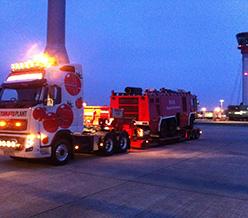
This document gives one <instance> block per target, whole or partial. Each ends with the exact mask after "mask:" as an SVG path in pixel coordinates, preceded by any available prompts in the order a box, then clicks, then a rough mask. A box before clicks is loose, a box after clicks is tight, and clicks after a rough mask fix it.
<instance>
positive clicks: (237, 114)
mask: <svg viewBox="0 0 248 218" xmlns="http://www.w3.org/2000/svg"><path fill="white" fill-rule="evenodd" d="M236 38H237V41H238V49H240V51H241V54H242V102H241V103H240V104H239V105H229V106H228V109H227V116H228V118H229V120H248V32H243V33H238V34H237V35H236Z"/></svg>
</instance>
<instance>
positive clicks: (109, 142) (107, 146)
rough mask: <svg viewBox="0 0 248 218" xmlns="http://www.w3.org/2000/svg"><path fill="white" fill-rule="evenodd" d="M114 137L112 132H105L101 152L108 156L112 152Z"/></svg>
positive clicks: (114, 142)
mask: <svg viewBox="0 0 248 218" xmlns="http://www.w3.org/2000/svg"><path fill="white" fill-rule="evenodd" d="M115 145H116V138H115V136H114V135H113V134H107V135H106V136H105V137H104V141H103V146H102V148H101V153H102V154H103V155H105V156H110V155H112V154H113V153H114V149H115Z"/></svg>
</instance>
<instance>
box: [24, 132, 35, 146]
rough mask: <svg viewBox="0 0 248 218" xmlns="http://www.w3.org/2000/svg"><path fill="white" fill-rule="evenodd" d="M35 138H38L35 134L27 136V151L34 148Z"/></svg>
mask: <svg viewBox="0 0 248 218" xmlns="http://www.w3.org/2000/svg"><path fill="white" fill-rule="evenodd" d="M35 138H36V137H35V135H34V134H30V135H27V138H26V143H25V148H26V149H28V148H31V147H33V146H34V143H35Z"/></svg>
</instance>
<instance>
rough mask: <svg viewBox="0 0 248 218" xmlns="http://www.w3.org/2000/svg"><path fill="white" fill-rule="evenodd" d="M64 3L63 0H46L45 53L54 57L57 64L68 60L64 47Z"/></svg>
mask: <svg viewBox="0 0 248 218" xmlns="http://www.w3.org/2000/svg"><path fill="white" fill-rule="evenodd" d="M65 4H66V2H65V0H48V16H47V44H46V48H45V53H48V54H49V55H50V56H53V57H55V58H56V59H57V61H58V64H67V63H69V62H70V61H69V57H68V54H67V51H66V48H65Z"/></svg>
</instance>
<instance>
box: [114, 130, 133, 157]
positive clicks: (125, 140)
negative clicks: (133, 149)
mask: <svg viewBox="0 0 248 218" xmlns="http://www.w3.org/2000/svg"><path fill="white" fill-rule="evenodd" d="M129 148H130V139H129V136H128V134H127V133H125V132H122V133H120V135H119V140H118V144H117V151H118V152H119V153H125V152H127V150H128V149H129Z"/></svg>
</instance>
